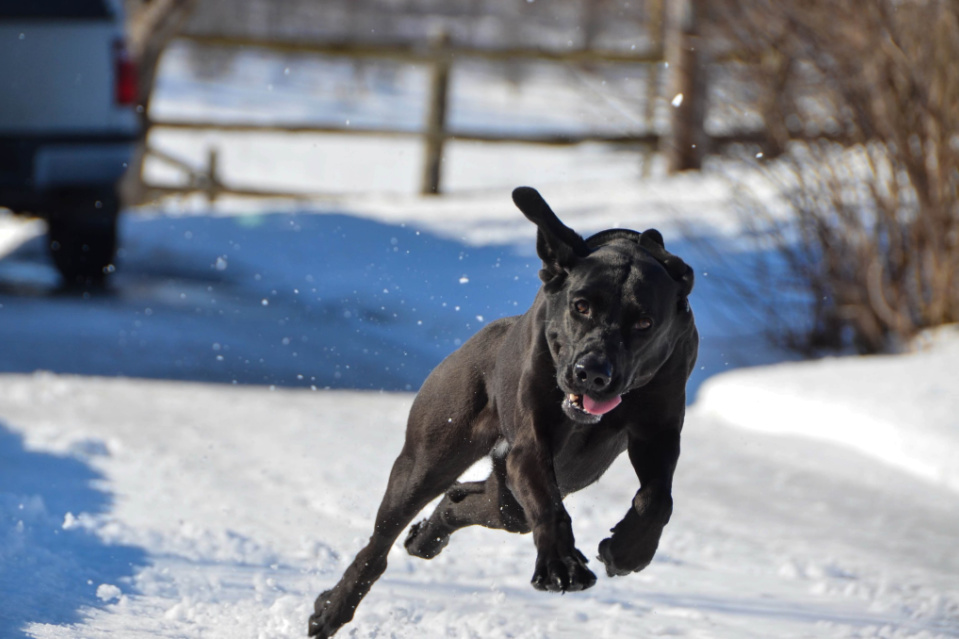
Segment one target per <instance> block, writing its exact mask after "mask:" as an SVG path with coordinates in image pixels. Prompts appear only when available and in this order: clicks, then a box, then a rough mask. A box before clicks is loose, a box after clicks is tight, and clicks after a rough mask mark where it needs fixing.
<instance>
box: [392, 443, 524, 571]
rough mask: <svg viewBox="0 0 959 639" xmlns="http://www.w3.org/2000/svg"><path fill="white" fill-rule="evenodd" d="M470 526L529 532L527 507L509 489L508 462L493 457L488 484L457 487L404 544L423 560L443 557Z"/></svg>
mask: <svg viewBox="0 0 959 639" xmlns="http://www.w3.org/2000/svg"><path fill="white" fill-rule="evenodd" d="M466 526H485V527H486V528H496V529H499V530H506V531H509V532H516V533H528V532H529V531H530V527H529V524H527V523H526V516H525V514H524V513H523V507H522V506H520V505H519V502H517V501H516V498H515V497H513V493H512V492H510V490H509V488H508V487H507V486H506V461H505V459H504V458H503V457H502V456H495V455H494V457H493V471H492V472H491V473H490V476H489V478H488V479H487V480H486V481H479V482H466V483H456V484H453V485H452V486H451V487H450V488H449V490H447V491H446V495H445V496H444V497H443V499H442V501H440V503H439V505H437V507H436V510H434V511H433V514H432V515H430V517H429V519H425V520H423V521H421V522H419V523H417V524H415V525H414V526H412V527H411V528H410V532H409V534H408V535H407V537H406V541H405V542H404V545H405V546H406V550H407V552H409V553H410V554H411V555H414V556H416V557H422V558H423V559H432V558H433V557H435V556H436V555H438V554H440V552H441V551H442V550H443V548H445V547H446V544H448V543H449V539H450V535H452V534H453V533H454V532H456V531H457V530H459V529H460V528H465V527H466Z"/></svg>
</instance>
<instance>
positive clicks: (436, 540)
mask: <svg viewBox="0 0 959 639" xmlns="http://www.w3.org/2000/svg"><path fill="white" fill-rule="evenodd" d="M428 529H429V521H428V520H425V519H424V520H423V521H421V522H419V523H417V524H413V525H412V526H410V532H409V533H408V534H407V535H406V541H404V542H403V545H404V546H405V547H406V552H408V553H410V554H411V555H413V556H414V557H420V558H421V559H432V558H433V557H435V556H436V555H438V554H440V553H441V552H443V549H444V548H446V545H447V544H448V543H450V536H449V535H430V534H429V532H428Z"/></svg>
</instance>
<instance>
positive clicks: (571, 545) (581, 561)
mask: <svg viewBox="0 0 959 639" xmlns="http://www.w3.org/2000/svg"><path fill="white" fill-rule="evenodd" d="M525 432H526V433H528V436H525V437H520V438H517V440H516V441H515V442H514V443H513V447H512V449H511V450H510V452H509V456H508V457H507V458H506V476H507V481H508V486H509V488H510V490H511V491H512V492H513V495H514V496H515V497H516V499H517V501H519V503H520V504H521V505H522V506H523V511H524V512H525V514H526V520H527V522H528V523H529V525H530V527H531V529H532V532H533V542H534V543H535V544H536V552H537V554H536V568H535V570H534V571H533V579H532V582H531V583H532V584H533V587H534V588H536V589H537V590H548V591H550V592H567V591H575V590H585V589H586V588H589V587H590V586H592V585H593V584H595V583H596V575H594V574H593V573H592V571H590V569H589V568H587V567H586V562H587V560H586V557H585V556H584V555H583V553H581V552H580V551H579V550H577V549H576V543H575V540H574V539H573V526H572V521H571V520H570V517H569V513H567V512H566V508H565V507H564V506H563V497H562V494H561V493H560V490H559V486H558V485H557V483H556V476H555V473H554V471H553V461H552V455H551V454H550V452H549V450H548V447H547V446H545V442H543V441H542V440H540V439H538V438H537V437H536V436H535V432H534V429H533V428H529V429H527V430H526V431H525Z"/></svg>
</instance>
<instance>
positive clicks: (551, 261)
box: [513, 187, 693, 424]
mask: <svg viewBox="0 0 959 639" xmlns="http://www.w3.org/2000/svg"><path fill="white" fill-rule="evenodd" d="M513 201H514V202H515V203H516V206H517V207H519V209H520V210H521V211H522V212H523V214H524V215H525V216H526V217H527V218H528V219H529V220H530V221H531V222H533V223H534V224H536V226H537V227H538V228H539V231H538V232H537V235H536V251H537V253H538V254H539V256H540V259H542V260H543V268H542V270H540V272H539V276H540V279H542V280H543V291H544V293H545V295H546V297H547V311H546V313H547V319H546V339H547V341H548V343H549V350H550V353H551V354H552V357H553V361H554V362H555V364H556V381H557V383H558V385H559V387H560V389H562V391H563V393H564V394H565V399H564V401H563V409H564V411H565V412H566V414H567V415H569V417H570V418H572V419H573V420H575V421H577V422H581V423H587V424H588V423H597V422H598V421H599V420H600V419H601V418H602V416H603V415H604V414H606V413H608V412H609V411H611V410H613V409H614V408H616V406H618V405H619V403H620V401H621V398H622V396H623V395H624V394H625V393H627V392H629V391H630V390H632V389H635V388H639V387H640V386H643V385H645V384H647V383H648V382H649V381H650V380H652V379H653V378H654V377H655V376H656V373H657V372H658V371H659V369H660V368H661V367H662V365H663V364H664V363H666V361H667V360H668V359H669V357H670V355H671V354H672V352H673V349H674V348H675V346H676V344H677V343H679V341H680V340H682V339H684V338H686V337H687V336H688V335H689V334H690V330H691V328H692V323H693V316H692V311H691V310H690V308H689V303H688V301H687V297H688V296H689V293H690V292H691V291H692V288H693V270H692V269H691V268H690V267H689V266H687V265H686V263H685V262H683V261H682V260H681V259H680V258H678V257H677V256H675V255H673V254H672V253H669V252H668V251H667V250H666V247H665V245H664V244H663V237H662V235H661V234H660V233H659V231H656V230H654V229H650V230H648V231H645V232H644V233H637V232H636V231H629V230H625V229H610V230H608V231H602V232H601V233H597V234H596V235H594V236H592V237H590V238H589V239H588V240H584V239H583V238H582V237H581V236H580V235H578V234H577V233H576V232H575V231H573V230H572V229H570V228H569V227H567V226H566V225H564V224H563V223H562V222H560V220H559V218H557V217H556V215H555V214H554V213H553V211H552V210H550V208H549V205H547V204H546V202H545V200H543V198H542V197H541V196H540V194H539V193H538V192H537V191H536V190H535V189H532V188H529V187H519V188H517V189H516V190H514V191H513Z"/></svg>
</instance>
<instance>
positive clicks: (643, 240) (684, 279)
mask: <svg viewBox="0 0 959 639" xmlns="http://www.w3.org/2000/svg"><path fill="white" fill-rule="evenodd" d="M639 245H640V246H642V247H643V248H644V249H646V250H647V251H648V252H649V254H650V255H652V256H653V257H654V258H656V261H657V262H659V263H660V264H662V265H663V267H664V268H665V269H666V272H667V273H669V275H670V277H672V278H673V279H674V280H676V281H677V282H679V283H680V284H681V285H682V287H683V289H682V296H683V298H685V297H686V296H688V295H689V294H690V293H691V292H692V291H693V283H694V280H695V276H694V273H693V269H692V268H691V267H690V266H689V265H688V264H686V262H684V261H683V260H681V259H680V258H679V257H677V256H675V255H673V254H672V253H670V252H669V251H667V250H666V245H665V244H664V243H663V235H662V233H660V232H659V231H657V230H656V229H648V230H646V231H643V233H642V235H640V236H639Z"/></svg>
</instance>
